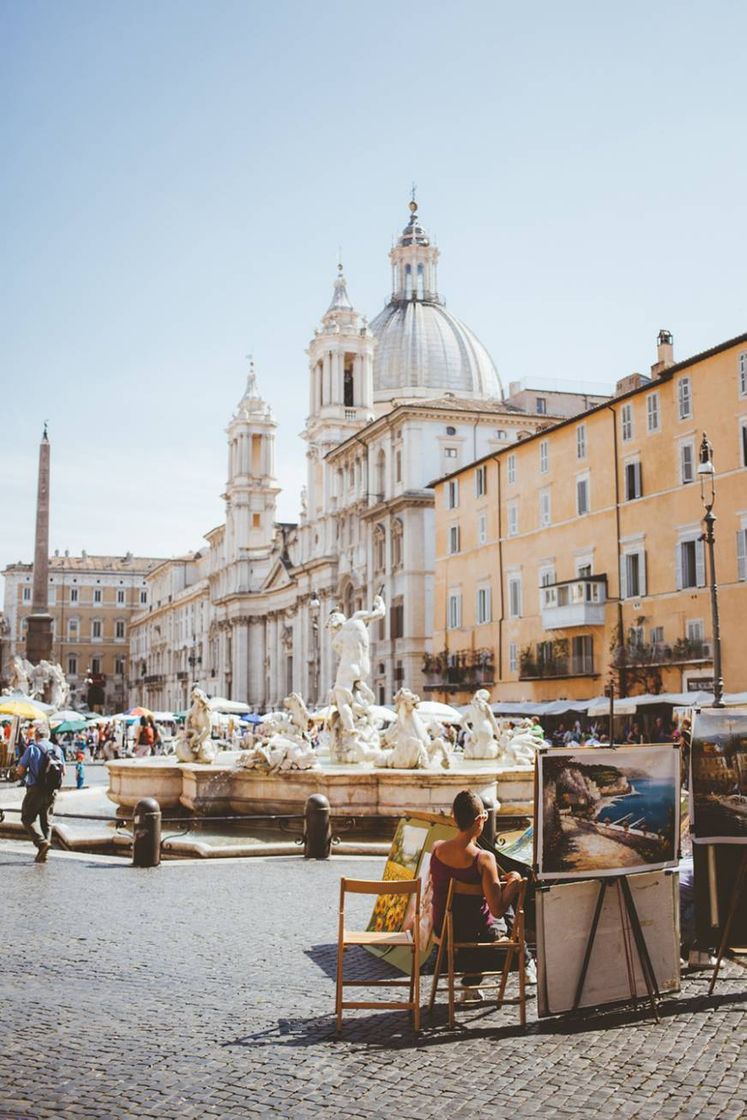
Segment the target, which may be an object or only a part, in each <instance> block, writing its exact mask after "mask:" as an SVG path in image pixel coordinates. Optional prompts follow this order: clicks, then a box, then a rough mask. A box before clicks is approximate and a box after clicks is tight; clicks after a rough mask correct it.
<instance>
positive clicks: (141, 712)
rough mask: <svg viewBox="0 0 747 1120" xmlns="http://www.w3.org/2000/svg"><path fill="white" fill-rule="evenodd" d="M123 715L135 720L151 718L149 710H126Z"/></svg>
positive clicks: (151, 713)
mask: <svg viewBox="0 0 747 1120" xmlns="http://www.w3.org/2000/svg"><path fill="white" fill-rule="evenodd" d="M125 715H126V716H134V717H135V718H137V717H138V716H152V715H153V712H152V711H151V710H150V708H128V709H127V711H126V712H125Z"/></svg>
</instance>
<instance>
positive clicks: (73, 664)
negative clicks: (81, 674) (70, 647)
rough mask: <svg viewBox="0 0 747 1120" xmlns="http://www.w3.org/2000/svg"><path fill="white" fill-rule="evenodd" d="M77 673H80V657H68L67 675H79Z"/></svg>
mask: <svg viewBox="0 0 747 1120" xmlns="http://www.w3.org/2000/svg"><path fill="white" fill-rule="evenodd" d="M77 673H78V658H77V657H68V659H67V675H68V676H69V677H74V676H76V675H77Z"/></svg>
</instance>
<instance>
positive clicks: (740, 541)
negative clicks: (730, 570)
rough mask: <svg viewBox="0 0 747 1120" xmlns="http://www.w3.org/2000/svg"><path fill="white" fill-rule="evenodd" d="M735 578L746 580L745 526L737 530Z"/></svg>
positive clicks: (746, 539) (746, 543)
mask: <svg viewBox="0 0 747 1120" xmlns="http://www.w3.org/2000/svg"><path fill="white" fill-rule="evenodd" d="M737 579H739V580H747V526H744V525H743V526H742V528H741V529H740V530H739V531H738V532H737Z"/></svg>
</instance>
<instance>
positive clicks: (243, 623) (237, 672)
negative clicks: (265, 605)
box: [231, 616, 249, 703]
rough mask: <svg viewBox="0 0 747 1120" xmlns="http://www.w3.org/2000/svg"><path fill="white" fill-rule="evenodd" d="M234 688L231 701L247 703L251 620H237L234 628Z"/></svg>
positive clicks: (243, 618) (242, 618)
mask: <svg viewBox="0 0 747 1120" xmlns="http://www.w3.org/2000/svg"><path fill="white" fill-rule="evenodd" d="M232 653H233V667H232V677H233V688H232V693H231V699H233V700H239V701H241V702H242V703H247V702H248V700H247V698H248V686H249V619H248V618H245V617H243V616H242V617H241V618H237V619H236V621H235V622H234V626H233V642H232Z"/></svg>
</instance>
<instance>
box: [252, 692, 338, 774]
mask: <svg viewBox="0 0 747 1120" xmlns="http://www.w3.org/2000/svg"><path fill="white" fill-rule="evenodd" d="M283 703H284V705H285V707H286V708H287V711H286V712H270V713H269V715H267V716H265V717H264V718H263V719H262V720H261V721H260V723H259V724H258V725H257V733H256V735H255V739H254V744H253V746H252V747H250V748H249V750H246V751H242V753H241V754H240V755H239V757H238V758H237V759H236V766H237V767H239V768H241V769H244V770H263V771H265V772H266V773H268V774H274V773H278V772H280V771H282V770H312V769H319V762H318V759H317V756H316V752H315V750H314V746H313V744H312V741H311V735H310V733H309V713H308V710H307V708H306V705H305V703H304V701H303V698H302V697H301V696H300V695H299V694H298V693H297V692H292V693H291V694H290V696H286V698H285V700H284V701H283Z"/></svg>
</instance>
